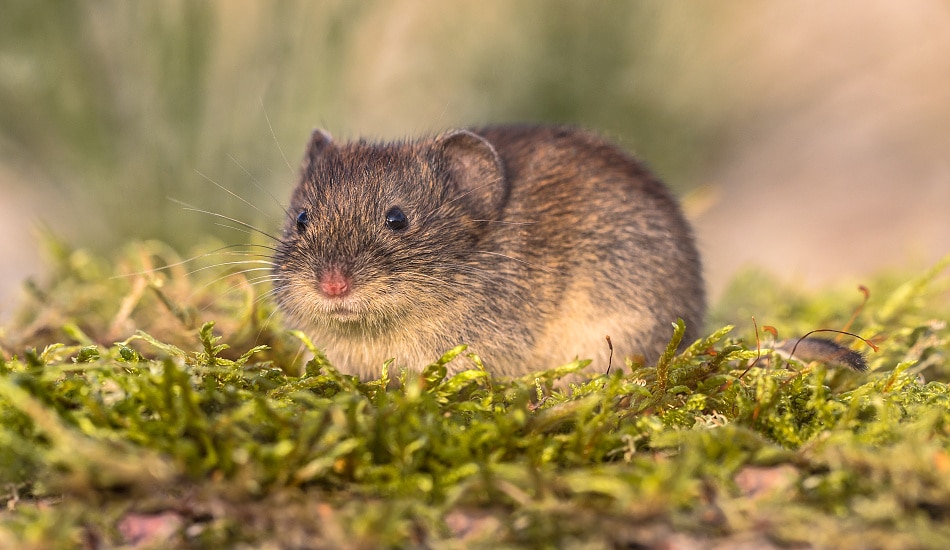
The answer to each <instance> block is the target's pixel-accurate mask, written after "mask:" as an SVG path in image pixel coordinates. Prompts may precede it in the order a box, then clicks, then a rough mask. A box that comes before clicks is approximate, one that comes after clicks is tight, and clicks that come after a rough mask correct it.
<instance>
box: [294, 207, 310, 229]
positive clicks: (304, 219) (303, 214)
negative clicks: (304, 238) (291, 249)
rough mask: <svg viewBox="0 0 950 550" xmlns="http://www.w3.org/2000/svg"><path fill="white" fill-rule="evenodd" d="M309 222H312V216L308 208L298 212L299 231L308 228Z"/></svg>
mask: <svg viewBox="0 0 950 550" xmlns="http://www.w3.org/2000/svg"><path fill="white" fill-rule="evenodd" d="M308 223H310V216H309V215H308V214H307V211H306V210H301V211H300V213H299V214H297V231H303V230H304V229H306V228H307V224H308Z"/></svg>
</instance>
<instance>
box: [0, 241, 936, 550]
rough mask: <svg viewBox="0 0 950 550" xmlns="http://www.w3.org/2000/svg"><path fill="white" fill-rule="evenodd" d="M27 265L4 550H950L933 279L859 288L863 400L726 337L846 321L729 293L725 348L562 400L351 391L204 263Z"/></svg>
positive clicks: (7, 433)
mask: <svg viewBox="0 0 950 550" xmlns="http://www.w3.org/2000/svg"><path fill="white" fill-rule="evenodd" d="M211 248H214V247H213V246H209V245H205V246H204V250H209V249H211ZM50 249H51V251H52V257H53V260H52V262H51V268H50V270H49V276H48V277H47V278H45V279H44V280H43V282H41V283H33V284H31V285H30V286H29V289H30V293H31V296H30V298H29V300H28V301H27V302H26V303H25V304H24V307H23V308H22V310H21V311H20V312H19V313H18V316H17V317H16V319H14V320H13V321H12V322H11V323H10V324H9V326H8V327H6V328H4V329H3V331H2V332H0V345H2V347H0V502H2V503H3V504H4V511H2V512H0V547H3V548H15V547H25V548H26V547H28V548H65V547H87V548H99V547H117V546H118V547H123V546H124V547H134V548H147V547H156V548H167V547H242V546H243V547H248V548H262V547H263V548H324V547H325V548H338V547H357V548H360V547H362V548H376V547H407V546H408V547H439V548H441V547H450V548H453V547H455V548H462V547H465V548H477V547H521V546H525V547H545V546H550V547H584V548H588V547H589V548H602V547H607V548H609V547H624V548H640V547H652V546H655V545H659V544H667V545H672V546H674V547H675V546H676V545H677V544H679V545H680V546H681V547H688V546H689V545H690V544H698V545H700V546H701V547H712V546H716V545H722V546H723V547H731V546H734V545H735V544H738V543H746V544H749V545H751V546H752V547H770V546H774V547H808V546H814V547H822V548H832V547H839V548H854V547H865V548H869V547H880V548H902V547H903V548H947V547H950V387H948V385H947V383H948V381H950V360H948V354H950V331H948V328H947V324H946V319H947V318H948V317H950V281H948V276H947V273H946V272H945V271H946V270H945V268H946V267H947V265H948V264H950V258H948V259H947V260H945V261H944V262H942V263H941V264H940V265H938V266H935V267H934V268H933V269H932V270H930V271H928V272H926V273H923V274H919V275H918V276H911V277H906V278H901V277H896V276H879V277H875V278H872V279H870V280H868V281H867V282H866V283H865V285H866V286H867V287H868V288H869V289H870V293H871V298H870V300H869V301H868V302H867V304H866V306H865V307H864V308H863V310H861V311H860V314H859V315H858V316H857V318H856V319H855V321H854V323H853V325H852V326H851V330H853V331H856V332H858V333H860V334H861V335H862V336H863V337H865V338H868V339H869V340H871V341H872V342H875V343H877V344H878V345H879V346H880V351H879V352H877V353H869V355H868V359H869V363H870V365H871V371H870V372H869V373H866V374H859V373H855V372H852V371H848V370H840V369H833V368H827V367H825V366H823V365H820V364H816V363H811V364H802V363H799V362H797V361H795V360H790V361H785V360H784V359H782V358H781V357H779V356H777V355H772V354H769V353H767V352H766V353H763V352H761V351H760V350H758V349H757V344H756V337H755V332H754V330H753V329H752V325H751V316H752V315H755V316H756V318H757V320H758V322H759V323H760V326H762V325H775V326H778V327H779V333H780V334H781V335H782V336H791V335H793V334H801V333H804V332H806V331H808V330H811V329H816V328H836V329H840V328H844V326H846V325H847V323H848V320H849V319H850V318H851V316H852V313H853V312H854V311H855V309H856V308H857V307H858V305H859V304H860V303H861V299H862V297H861V295H860V293H858V292H856V291H854V290H849V291H841V292H838V291H829V292H825V293H810V294H809V293H802V292H799V291H795V290H792V289H790V288H787V287H783V286H782V285H780V284H778V283H776V282H775V281H774V280H772V279H770V278H768V277H766V276H763V275H761V274H757V273H747V274H746V275H743V276H740V278H738V279H737V280H736V283H735V285H734V286H733V288H732V289H731V290H730V291H729V292H727V293H726V296H725V298H724V300H723V301H722V303H721V304H720V305H719V306H718V308H717V310H716V312H715V313H714V315H713V319H714V320H713V323H722V324H725V323H732V324H739V325H741V326H742V327H743V328H742V329H730V327H725V328H720V326H721V325H715V324H714V325H711V326H710V327H709V329H710V331H709V332H710V336H709V337H708V338H706V339H704V340H702V341H700V342H696V343H692V344H691V345H688V347H686V348H685V351H681V352H679V353H673V352H672V351H671V352H670V353H668V354H667V355H666V356H665V357H664V358H663V359H662V360H661V361H660V364H659V365H657V366H654V365H649V366H647V367H641V366H637V365H632V364H627V365H624V364H621V362H620V361H619V360H618V361H615V364H614V365H613V368H612V369H611V372H610V373H609V374H604V375H598V376H594V377H592V378H591V379H590V380H589V381H586V382H584V383H582V384H578V385H575V386H574V387H573V391H571V392H566V391H563V390H561V389H559V386H557V385H555V383H554V382H555V380H556V379H557V378H559V377H561V376H564V375H565V374H568V373H570V372H572V371H575V370H577V369H578V368H580V367H581V366H583V363H574V364H570V365H567V366H564V367H560V368H556V369H554V370H551V371H547V372H542V373H536V374H532V375H530V376H525V377H523V378H520V379H514V380H511V379H501V378H497V377H493V376H491V375H490V374H488V373H487V372H486V371H485V370H484V369H483V368H482V366H481V365H480V363H479V361H478V360H477V358H473V357H467V356H465V351H464V350H463V349H461V348H458V349H455V350H451V351H449V352H448V353H447V354H446V355H445V356H444V357H443V358H442V360H440V361H435V362H434V363H433V364H432V365H431V366H430V367H429V368H428V369H426V370H425V372H423V373H421V374H419V375H411V374H407V373H403V372H395V371H388V372H387V371H384V375H383V377H382V378H381V379H379V380H370V381H360V380H357V379H354V378H352V377H349V376H345V375H342V374H340V373H339V372H337V371H336V370H334V369H333V367H332V366H331V365H329V364H327V363H326V361H325V360H324V359H322V356H321V354H320V352H319V350H317V349H315V348H314V346H313V345H312V344H311V343H310V342H309V341H308V340H307V339H306V337H305V336H304V335H302V334H299V333H292V332H289V331H286V330H285V329H284V328H283V327H282V325H281V323H280V320H279V319H278V318H277V317H276V316H275V315H274V312H273V306H272V305H271V304H270V302H268V301H267V300H266V298H265V293H266V289H264V288H263V287H259V286H256V285H254V284H251V283H250V282H249V281H248V278H247V277H245V276H244V275H241V274H236V273H235V274H230V275H227V274H225V273H224V272H223V268H221V267H218V268H210V269H201V268H202V267H207V266H211V265H212V264H213V263H215V262H218V263H220V262H221V261H222V260H221V257H220V256H218V257H217V259H215V258H214V257H213V256H214V255H213V256H212V257H209V258H201V259H198V260H195V261H192V262H189V263H187V264H184V265H180V266H174V267H171V268H170V269H168V270H165V271H161V272H158V273H152V274H138V275H135V274H134V273H137V272H141V271H144V270H148V269H151V268H155V267H161V266H165V265H170V264H175V263H176V262H178V261H179V259H178V258H177V257H176V255H175V254H174V252H173V251H171V250H169V249H167V248H166V247H164V246H163V245H160V244H157V243H137V244H134V245H130V246H129V247H128V249H127V250H126V251H125V252H123V253H121V254H119V255H118V257H117V258H116V259H115V260H114V261H111V262H107V261H104V260H102V259H98V258H95V257H92V256H91V255H89V254H87V253H85V252H83V251H74V250H68V249H65V248H63V247H57V246H55V245H54V246H51V248H50ZM225 261H227V260H225ZM196 269H198V271H195V272H193V273H189V271H192V270H196ZM130 274H132V275H130ZM115 275H119V276H118V277H115ZM223 275H224V276H223ZM212 322H213V323H212ZM680 334H682V327H676V328H674V327H671V338H672V341H673V343H675V342H676V341H677V339H678V338H679V336H678V335H680ZM761 334H765V335H766V336H768V334H767V333H766V332H765V331H761ZM763 340H764V339H763ZM765 345H766V342H764V341H763V343H762V347H765ZM862 346H863V344H860V342H858V343H856V344H855V347H856V348H862ZM671 349H672V348H671ZM863 349H866V348H863ZM442 351H444V350H433V358H434V359H435V358H436V357H437V356H438V355H439V353H441V352H442ZM457 355H462V357H456V359H455V360H461V361H469V362H470V363H471V365H472V369H471V370H468V371H465V372H463V373H462V374H459V375H456V376H454V377H451V378H447V377H446V376H445V369H444V362H445V361H447V360H449V359H451V358H452V357H454V356H457ZM760 356H761V357H760ZM311 357H312V359H311ZM396 380H398V384H397V383H396V382H395V381H396Z"/></svg>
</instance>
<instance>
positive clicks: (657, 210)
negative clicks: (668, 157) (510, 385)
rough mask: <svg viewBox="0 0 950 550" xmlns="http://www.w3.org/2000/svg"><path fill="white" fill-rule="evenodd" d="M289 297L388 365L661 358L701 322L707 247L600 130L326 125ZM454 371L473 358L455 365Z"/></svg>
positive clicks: (296, 227) (288, 268)
mask: <svg viewBox="0 0 950 550" xmlns="http://www.w3.org/2000/svg"><path fill="white" fill-rule="evenodd" d="M301 172H302V174H301V181H300V183H299V185H298V186H297V188H296V189H295V190H294V193H293V197H292V199H291V205H290V208H289V214H290V216H289V219H288V221H287V223H286V225H285V228H284V231H283V234H282V238H281V242H280V244H279V246H278V251H277V253H276V255H275V262H276V263H277V267H276V269H275V271H274V275H275V279H276V289H275V290H276V296H277V299H278V302H279V304H280V306H281V308H282V309H283V310H284V311H285V312H286V313H287V315H288V316H289V318H290V319H291V321H292V322H293V323H295V324H296V325H297V326H299V327H300V328H302V329H303V330H305V331H306V332H309V333H310V334H311V335H312V337H313V339H314V341H315V342H316V343H317V344H318V345H320V346H321V347H322V349H323V350H324V351H325V352H326V354H327V357H328V358H329V359H330V360H331V362H332V363H334V364H335V365H337V366H338V367H339V368H341V369H342V370H344V371H346V372H350V373H353V374H358V375H360V376H363V377H375V376H378V375H379V371H380V369H381V366H382V365H383V363H384V361H385V360H387V359H389V358H392V357H395V359H396V364H397V365H399V366H407V367H410V368H414V369H419V368H421V367H423V366H425V365H426V364H428V363H429V362H431V361H432V360H434V359H435V358H437V357H438V355H439V354H441V353H442V352H443V351H445V350H446V349H448V348H450V347H453V346H455V345H457V344H460V343H466V344H469V345H470V350H471V351H474V352H475V353H477V354H478V355H480V356H481V357H482V359H483V360H484V362H485V364H486V366H487V367H488V368H489V369H490V370H492V371H493V372H496V373H499V374H507V375H516V374H523V373H525V372H528V371H529V370H536V369H543V368H549V367H553V366H557V365H559V364H563V363H565V362H567V361H570V360H572V359H574V358H575V357H580V358H592V359H595V364H594V366H593V367H592V368H596V369H605V368H606V358H607V355H608V348H607V343H606V342H605V340H604V337H605V336H607V335H609V336H610V338H611V341H612V342H613V345H614V348H615V355H616V356H617V357H618V359H619V358H622V357H623V356H624V355H639V356H642V357H644V358H645V359H646V360H647V361H655V360H656V359H657V358H658V357H659V355H660V354H661V353H662V351H663V349H665V347H666V345H667V342H668V341H669V339H670V336H671V334H672V329H671V325H670V323H671V322H673V321H675V320H676V318H677V317H682V318H683V319H684V320H685V321H686V324H687V327H689V329H690V330H689V333H688V335H687V336H690V334H695V333H694V332H693V331H695V330H697V329H699V328H700V323H701V322H702V318H703V314H704V310H705V298H704V292H703V282H702V276H701V270H700V261H699V256H698V254H697V252H696V248H695V246H694V243H693V237H692V234H691V231H690V229H689V226H688V224H687V223H686V221H685V220H684V218H683V216H682V214H681V213H680V210H679V207H678V206H677V204H676V201H675V200H674V199H673V198H672V196H671V195H670V193H669V191H668V190H667V189H666V188H665V187H664V186H663V185H662V184H661V183H660V182H659V181H658V180H657V179H656V178H654V177H653V176H652V175H651V174H650V173H649V172H647V171H646V170H645V169H644V168H643V167H642V166H641V165H640V164H639V163H637V162H636V161H635V160H634V159H632V158H631V157H629V156H627V155H626V154H624V153H623V152H622V151H620V150H619V149H617V148H616V147H614V146H612V145H610V144H608V143H606V142H604V141H602V140H601V139H599V138H597V137H595V136H593V135H591V134H588V133H585V132H582V131H578V130H574V129H568V128H561V127H493V128H486V129H482V130H475V131H471V132H470V131H464V130H463V131H455V132H449V133H446V134H442V135H440V136H438V137H435V138H429V139H422V140H418V141H411V142H402V143H387V144H375V143H368V142H365V141H360V142H354V143H344V144H337V143H334V142H333V141H332V139H331V138H330V137H329V136H328V135H326V134H324V133H322V132H319V131H317V132H314V135H313V137H312V139H311V142H310V145H309V147H308V151H307V155H306V157H305V159H304V162H303V166H302V170H301ZM456 368H464V366H459V367H456Z"/></svg>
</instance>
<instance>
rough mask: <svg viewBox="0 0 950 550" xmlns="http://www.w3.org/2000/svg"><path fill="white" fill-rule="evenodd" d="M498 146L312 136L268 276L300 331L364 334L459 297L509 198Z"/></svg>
mask: <svg viewBox="0 0 950 550" xmlns="http://www.w3.org/2000/svg"><path fill="white" fill-rule="evenodd" d="M507 193H508V191H507V184H506V182H505V178H504V173H503V168H502V163H501V161H500V160H499V158H498V155H497V153H496V152H495V150H494V148H493V147H492V146H491V145H490V144H489V143H488V142H487V141H485V140H484V139H482V138H481V137H479V136H477V135H475V134H472V133H470V132H467V131H456V132H451V133H447V134H443V135H441V136H439V137H437V138H434V139H429V140H424V141H419V142H411V143H393V144H371V143H367V142H364V141H360V142H353V143H344V144H337V143H335V142H334V141H333V140H332V139H331V138H330V136H329V135H327V134H326V133H324V132H322V131H319V130H318V131H315V132H314V133H313V136H312V138H311V140H310V144H309V146H308V149H307V154H306V156H305V158H304V161H303V163H302V166H301V179H300V183H299V184H298V186H297V188H296V189H295V190H294V193H293V197H292V198H291V203H290V207H289V208H288V219H287V221H286V223H285V225H284V229H283V233H282V234H281V239H280V243H279V244H278V247H277V253H276V254H275V256H274V260H275V263H276V264H277V265H276V267H275V269H274V276H275V277H274V278H275V294H276V296H277V299H278V302H279V304H280V306H281V308H282V309H283V310H284V311H285V312H286V313H288V314H289V316H290V317H291V319H292V321H294V322H295V324H297V325H298V326H301V327H310V326H316V327H321V328H323V329H328V330H333V331H337V332H340V333H353V334H371V333H373V332H374V331H383V330H387V329H388V328H391V325H393V324H394V323H406V326H410V325H411V323H413V319H412V318H411V315H412V314H413V313H419V311H418V310H419V308H422V307H429V308H433V307H437V304H438V303H440V302H442V303H445V302H447V301H448V300H447V299H446V298H447V297H448V296H451V295H453V294H452V293H454V294H458V293H464V292H467V290H466V287H467V286H468V285H467V284H464V283H460V282H459V281H460V278H462V279H463V280H466V281H467V280H470V279H471V278H473V277H474V278H476V279H477V278H479V277H483V278H484V277H485V276H487V275H490V274H482V275H479V274H478V273H473V268H471V267H466V261H467V260H469V259H471V257H472V255H473V254H476V251H477V250H478V249H479V247H480V246H483V245H484V243H483V242H482V241H483V240H484V239H485V238H486V235H488V233H489V232H490V231H491V225H490V222H491V221H492V220H495V219H497V218H498V217H499V215H500V212H501V209H502V208H503V205H504V202H505V200H506V198H507Z"/></svg>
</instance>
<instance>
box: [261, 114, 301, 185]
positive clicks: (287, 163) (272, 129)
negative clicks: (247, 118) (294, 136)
mask: <svg viewBox="0 0 950 550" xmlns="http://www.w3.org/2000/svg"><path fill="white" fill-rule="evenodd" d="M260 100H261V111H263V112H264V120H266V121H267V128H269V129H270V135H271V136H272V137H273V138H274V143H275V144H276V145H277V150H278V151H280V156H281V157H282V158H283V159H284V164H286V165H287V170H289V171H290V174H291V175H293V174H294V169H293V168H291V167H290V162H288V161H287V155H285V154H284V149H283V147H281V146H280V141H278V140H277V134H276V133H274V126H273V125H272V124H271V123H270V117H269V116H267V108H266V107H264V98H263V97H262V98H260Z"/></svg>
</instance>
